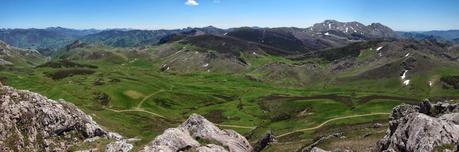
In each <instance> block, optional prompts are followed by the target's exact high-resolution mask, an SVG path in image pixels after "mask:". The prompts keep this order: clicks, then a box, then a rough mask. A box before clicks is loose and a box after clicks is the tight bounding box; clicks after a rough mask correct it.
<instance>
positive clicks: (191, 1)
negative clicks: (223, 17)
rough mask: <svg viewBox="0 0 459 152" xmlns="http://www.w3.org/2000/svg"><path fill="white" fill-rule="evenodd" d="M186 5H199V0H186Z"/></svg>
mask: <svg viewBox="0 0 459 152" xmlns="http://www.w3.org/2000/svg"><path fill="white" fill-rule="evenodd" d="M185 5H188V6H198V5H199V3H198V2H197V0H186V2H185Z"/></svg>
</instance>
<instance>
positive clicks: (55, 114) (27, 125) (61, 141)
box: [0, 84, 132, 151]
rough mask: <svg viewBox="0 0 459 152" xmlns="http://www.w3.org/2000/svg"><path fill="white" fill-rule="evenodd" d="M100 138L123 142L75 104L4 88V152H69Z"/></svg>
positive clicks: (0, 144)
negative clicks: (84, 143) (68, 151)
mask: <svg viewBox="0 0 459 152" xmlns="http://www.w3.org/2000/svg"><path fill="white" fill-rule="evenodd" d="M98 137H105V138H110V139H115V140H117V139H121V138H122V137H121V136H120V135H118V134H115V133H110V132H107V131H105V130H103V129H102V128H101V127H100V126H98V125H97V123H96V122H94V121H93V120H92V118H91V117H90V116H88V115H86V114H85V113H83V112H82V111H81V110H79V109H78V108H77V107H76V106H75V105H73V104H71V103H67V102H65V101H63V100H58V101H55V100H51V99H48V98H46V97H44V96H42V95H39V94H37V93H33V92H30V91H25V90H16V89H14V88H12V87H8V86H2V85H1V84H0V151H67V150H69V149H70V148H73V147H75V146H78V145H79V144H81V143H83V142H84V141H86V142H88V141H93V140H97V139H98ZM131 148H132V147H131Z"/></svg>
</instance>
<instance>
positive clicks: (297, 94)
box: [0, 37, 459, 151]
mask: <svg viewBox="0 0 459 152" xmlns="http://www.w3.org/2000/svg"><path fill="white" fill-rule="evenodd" d="M212 39H213V40H220V39H219V38H215V37H214V38H212ZM199 44H200V43H199ZM234 44H237V43H236V42H235V43H234ZM380 45H383V44H380V43H376V44H371V45H369V44H362V45H355V46H350V47H346V48H344V49H345V51H346V52H353V53H352V55H343V54H342V52H338V51H340V49H331V50H326V51H327V52H326V53H319V54H318V56H315V57H313V58H305V59H301V60H299V59H295V60H292V59H288V58H287V57H282V56H272V55H269V54H267V53H265V52H263V49H260V50H257V52H255V53H254V52H252V51H246V50H244V51H240V52H236V53H234V52H217V51H213V50H211V49H209V48H212V47H211V46H206V45H204V44H203V46H197V45H193V43H185V44H184V43H181V42H174V43H172V44H164V45H161V46H152V47H145V48H112V47H106V46H100V45H92V46H83V47H76V48H72V49H69V50H63V52H60V54H59V55H56V57H58V58H60V59H66V60H65V61H62V60H58V59H55V60H53V61H52V62H49V63H47V64H43V65H41V66H37V67H34V68H21V69H11V70H8V69H5V70H1V71H0V76H1V77H0V78H2V79H0V80H1V81H2V82H3V83H6V84H8V85H11V86H14V87H16V88H19V89H27V90H32V91H34V92H38V93H41V94H43V95H46V96H48V97H50V98H52V99H60V98H63V99H65V100H67V101H69V102H72V103H74V104H75V105H77V106H78V107H79V108H81V109H82V110H83V111H84V112H86V113H88V114H90V115H91V116H92V117H93V118H94V119H95V120H96V121H97V122H98V123H100V124H101V125H102V126H104V127H106V128H107V129H108V130H111V131H115V132H118V133H120V134H122V135H123V136H126V137H136V138H139V139H141V140H140V141H139V142H135V145H136V147H139V146H140V145H143V144H146V143H147V142H149V141H151V140H152V139H153V138H154V137H155V136H156V135H158V134H160V133H162V132H163V131H164V130H165V129H166V128H169V127H174V126H177V125H178V124H180V123H181V122H182V121H183V120H184V119H186V118H187V117H188V116H189V115H190V114H191V113H199V114H202V115H204V116H205V117H206V118H208V119H209V120H211V121H212V122H214V123H217V124H219V125H220V127H223V128H230V129H234V130H236V131H238V132H239V133H242V134H244V135H245V136H246V137H248V138H249V140H250V141H251V142H255V141H256V140H257V139H258V138H259V137H261V136H262V135H263V134H264V133H265V132H267V131H268V130H271V131H272V132H273V133H274V135H276V136H277V137H278V140H279V143H278V144H274V145H272V146H270V147H269V148H268V149H267V151H286V150H288V151H290V150H298V149H300V148H301V147H302V146H304V145H307V144H310V143H312V142H313V141H314V139H316V138H318V137H320V136H321V135H324V133H329V132H331V130H333V128H343V129H344V130H345V128H346V127H348V126H358V125H362V124H372V123H374V122H383V121H385V120H386V119H387V113H389V112H391V109H392V108H393V107H394V106H396V105H398V104H400V103H416V102H418V101H420V100H422V99H424V98H433V97H435V98H457V94H458V93H459V90H457V89H454V87H449V88H447V87H444V86H445V85H444V82H446V83H455V82H456V81H455V80H456V79H455V77H452V76H458V75H459V69H458V68H457V63H455V62H452V61H442V60H440V58H438V57H434V56H431V57H432V59H430V58H424V57H423V56H422V52H421V53H419V54H415V55H413V56H411V57H412V58H416V59H417V60H416V62H414V63H411V62H410V66H414V68H413V70H411V71H410V72H409V73H408V74H407V78H408V79H410V80H411V83H410V84H409V85H406V86H405V85H403V83H402V80H401V78H400V70H401V69H399V68H400V65H401V64H402V63H403V62H406V61H407V59H408V57H405V56H404V53H405V52H399V53H398V54H397V58H395V57H391V59H394V60H389V59H388V58H383V57H379V55H378V53H377V52H376V51H375V50H376V47H378V46H380ZM384 45H386V44H384ZM389 46H390V45H389V44H387V47H389ZM213 47H217V46H213ZM234 47H237V46H234ZM355 48H356V49H355ZM185 50H188V51H185ZM382 50H384V49H382ZM187 52H188V53H187ZM210 53H216V54H217V57H216V58H212V59H213V60H210V61H212V62H204V61H207V60H206V58H200V57H197V56H199V55H206V54H210ZM384 53H387V54H388V55H390V53H391V52H388V51H386V52H384ZM225 54H230V55H231V57H232V58H235V59H238V62H240V61H239V59H240V60H244V62H245V65H244V68H242V69H239V70H240V71H238V72H233V73H232V72H230V73H228V72H226V71H219V70H217V69H218V68H223V67H225V66H228V67H231V66H232V63H235V62H233V60H230V61H226V60H224V59H223V58H218V55H222V56H224V55H225ZM322 55H323V56H322ZM336 59H337V60H339V61H336ZM174 60H178V61H184V60H187V62H178V61H177V62H173V61H174ZM224 61H225V62H224ZM342 61H352V62H353V64H352V66H349V67H345V68H344V69H346V70H344V71H339V70H332V69H335V68H336V67H337V66H338V65H342V64H340V63H341V62H342ZM217 62H218V63H220V64H221V67H218V68H214V67H212V65H213V64H212V63H217ZM171 63H173V64H176V66H173V65H171ZM194 63H199V64H196V66H192V65H191V64H194ZM201 63H211V64H210V66H209V67H207V66H206V67H202V66H201V65H202V64H201ZM427 63H429V64H430V63H435V64H431V65H432V66H431V67H430V68H425V67H424V65H425V64H427ZM164 64H169V65H171V69H170V70H164V69H163V67H164ZM388 65H393V68H390V67H391V66H389V68H387V66H388ZM179 66H180V67H182V68H183V69H187V68H197V69H193V70H190V71H187V72H183V71H181V70H173V69H174V68H176V69H178V67H179ZM198 67H199V68H198ZM385 67H386V68H385ZM208 69H210V70H212V71H210V72H208V71H207V70H208ZM442 78H443V79H442ZM442 80H443V81H442ZM429 81H432V85H429V83H428V82H429ZM449 86H451V84H449ZM453 86H454V84H453ZM350 130H351V129H350Z"/></svg>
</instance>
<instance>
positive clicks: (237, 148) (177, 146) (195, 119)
mask: <svg viewBox="0 0 459 152" xmlns="http://www.w3.org/2000/svg"><path fill="white" fill-rule="evenodd" d="M198 139H200V140H205V141H209V142H212V143H218V144H219V145H216V144H208V145H204V146H203V145H201V144H200V143H199V142H198V141H197V140H198ZM223 147H227V148H228V150H229V151H231V152H250V151H252V146H251V145H250V144H249V142H248V141H247V139H245V137H243V136H242V135H240V134H238V133H237V132H235V131H233V130H221V129H219V128H218V127H216V126H215V125H214V124H213V123H211V122H210V121H208V120H207V119H205V118H204V117H202V116H200V115H197V114H192V115H191V116H190V117H189V118H188V119H187V120H186V121H185V122H183V123H182V124H181V125H180V126H178V127H177V128H169V129H167V130H166V131H164V133H163V134H161V135H159V136H158V137H156V138H155V139H154V140H153V141H152V142H150V143H149V144H148V145H147V146H145V147H144V148H143V150H142V151H143V152H154V151H164V152H175V151H180V150H188V149H193V150H196V151H202V152H209V151H213V152H218V151H228V150H227V149H225V148H223Z"/></svg>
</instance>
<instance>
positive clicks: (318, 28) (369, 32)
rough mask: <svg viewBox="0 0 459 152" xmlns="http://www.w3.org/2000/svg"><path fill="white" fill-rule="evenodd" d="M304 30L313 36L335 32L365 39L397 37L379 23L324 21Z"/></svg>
mask: <svg viewBox="0 0 459 152" xmlns="http://www.w3.org/2000/svg"><path fill="white" fill-rule="evenodd" d="M306 29H307V30H306V31H309V32H311V33H314V34H317V33H322V34H323V33H328V31H337V32H341V33H344V34H345V35H349V36H351V35H355V34H357V35H361V36H363V37H367V38H392V37H396V35H397V34H396V33H395V32H394V31H393V30H392V29H390V28H389V27H387V26H385V25H382V24H381V23H372V24H370V25H368V26H366V25H364V24H362V23H359V22H356V21H353V22H340V21H336V20H325V21H323V22H321V23H316V24H314V25H313V26H311V27H308V28H306ZM335 33H336V32H335ZM327 35H328V34H327Z"/></svg>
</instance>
